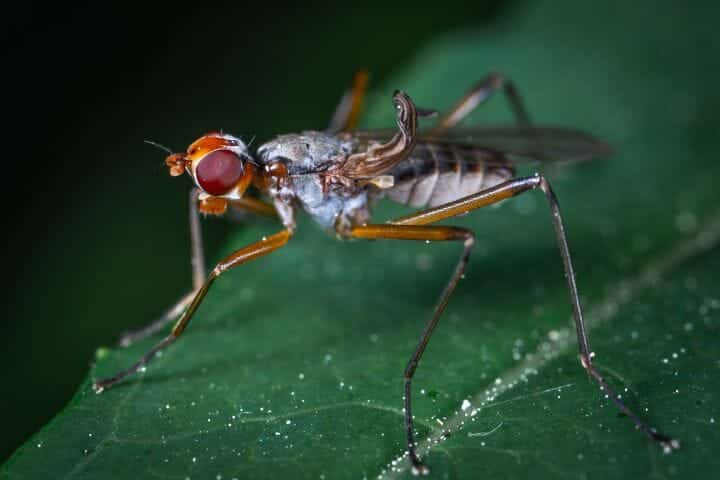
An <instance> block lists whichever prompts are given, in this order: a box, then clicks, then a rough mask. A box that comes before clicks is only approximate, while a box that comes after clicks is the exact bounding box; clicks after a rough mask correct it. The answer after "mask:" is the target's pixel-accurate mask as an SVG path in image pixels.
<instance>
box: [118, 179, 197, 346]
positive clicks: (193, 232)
mask: <svg viewBox="0 0 720 480" xmlns="http://www.w3.org/2000/svg"><path fill="white" fill-rule="evenodd" d="M199 195H200V190H199V189H197V188H193V189H192V190H190V205H189V208H188V212H189V217H190V218H189V223H190V266H191V268H192V284H193V287H192V290H191V291H190V292H188V293H186V294H185V295H183V296H182V297H181V298H180V299H179V300H178V301H177V302H175V303H174V304H173V305H172V306H171V307H170V308H168V309H167V310H166V311H165V312H164V313H163V314H162V315H161V316H160V317H159V318H157V319H156V320H154V321H153V322H152V323H150V324H149V325H146V326H144V327H142V328H140V329H138V330H133V331H130V332H126V333H124V334H123V335H122V336H121V337H120V342H119V344H120V346H122V347H127V346H130V345H132V344H133V343H135V342H137V341H138V340H142V339H143V338H147V337H149V336H151V335H153V334H155V333H157V332H159V331H160V330H162V329H163V328H164V327H165V326H166V325H167V324H169V323H170V322H172V321H173V320H175V319H176V318H178V317H179V316H180V314H181V313H182V312H183V310H185V308H186V307H187V306H188V305H189V304H190V302H191V301H192V299H193V297H194V296H195V294H196V293H197V292H198V290H200V287H202V284H203V282H204V281H205V275H206V273H205V272H206V270H205V254H204V251H203V239H202V229H201V227H200V213H199V210H198V202H199V201H200V200H199Z"/></svg>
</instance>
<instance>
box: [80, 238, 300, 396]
mask: <svg viewBox="0 0 720 480" xmlns="http://www.w3.org/2000/svg"><path fill="white" fill-rule="evenodd" d="M291 235H292V233H291V232H290V231H289V230H283V231H281V232H280V233H276V234H275V235H273V236H271V237H267V238H263V239H262V240H261V241H259V242H256V243H253V244H251V245H248V246H247V247H244V248H241V249H239V250H236V251H235V252H233V253H232V254H230V255H229V256H227V257H226V258H225V259H224V260H222V261H221V262H220V263H218V264H217V265H216V266H215V268H214V269H213V270H212V272H210V275H209V276H208V277H207V279H206V280H205V282H204V283H203V284H202V286H201V287H200V289H199V290H198V291H197V293H196V294H195V296H194V297H193V298H192V302H191V303H190V306H189V307H188V308H187V310H185V312H184V313H183V315H182V316H181V317H180V319H179V320H178V321H177V323H176V324H175V326H174V327H173V329H172V331H171V332H170V334H169V335H168V336H167V337H165V338H164V339H162V340H161V341H160V342H159V343H158V344H156V345H155V346H154V347H153V348H151V349H150V351H149V352H148V353H146V354H145V355H144V356H143V357H141V358H140V360H138V361H137V362H135V364H133V365H132V366H131V367H130V368H128V369H126V370H123V371H121V372H119V373H117V374H116V375H113V376H112V377H108V378H104V379H102V380H98V381H97V382H95V383H94V384H93V389H94V390H95V392H97V393H101V392H102V391H103V390H105V389H107V388H110V387H111V386H113V385H114V384H116V383H118V382H119V381H121V380H123V379H124V378H125V377H128V376H130V375H132V374H133V373H135V372H137V371H138V370H139V369H140V368H141V367H143V366H144V365H146V364H147V363H149V362H150V361H151V360H152V359H153V358H154V357H155V354H156V353H157V352H159V351H160V350H162V349H163V348H165V347H167V346H168V345H170V344H171V343H173V342H174V341H175V340H177V339H178V338H179V337H180V335H182V333H183V332H184V331H185V328H186V327H187V325H188V323H189V322H190V319H191V318H192V316H193V314H194V313H195V311H196V310H197V309H198V307H199V306H200V303H201V302H202V301H203V299H204V298H205V295H206V294H207V292H208V290H210V286H211V285H212V284H213V282H214V281H215V279H216V278H218V277H219V276H220V275H221V274H222V273H224V272H226V271H228V270H230V269H231V268H233V267H237V266H238V265H242V264H243V263H246V262H249V261H250V260H255V259H256V258H259V257H262V256H264V255H267V254H268V253H271V252H274V251H275V250H277V249H278V248H280V247H282V246H284V245H285V244H286V243H287V242H288V240H289V239H290V237H291Z"/></svg>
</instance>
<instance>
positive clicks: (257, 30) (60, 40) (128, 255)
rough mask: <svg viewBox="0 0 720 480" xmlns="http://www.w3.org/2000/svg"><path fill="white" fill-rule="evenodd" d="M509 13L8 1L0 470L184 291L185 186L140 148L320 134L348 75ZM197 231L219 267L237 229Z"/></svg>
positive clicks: (479, 5) (471, 5)
mask: <svg viewBox="0 0 720 480" xmlns="http://www.w3.org/2000/svg"><path fill="white" fill-rule="evenodd" d="M513 5H514V4H513V2H504V1H478V0H475V1H472V2H469V1H449V2H443V4H442V6H435V7H424V6H420V5H413V6H412V7H407V8H401V7H393V6H388V5H384V6H382V8H380V7H377V8H372V7H368V6H363V7H359V6H357V5H353V4H347V5H346V4H344V2H332V3H330V4H329V5H325V6H304V7H289V8H283V9H280V8H265V7H262V6H259V5H257V4H254V5H248V4H246V3H245V2H233V3H232V4H231V5H230V6H224V7H212V8H210V7H208V8H205V7H203V6H202V2H196V5H194V6H193V7H190V8H187V7H183V6H181V5H179V4H178V3H177V2H172V3H168V4H167V5H160V4H156V3H155V2H146V4H145V5H144V6H143V8H137V7H130V6H128V5H126V3H125V2H114V1H109V2H82V1H81V2H75V3H73V4H67V3H61V4H50V3H48V4H41V3H38V2H13V3H11V4H10V5H8V6H7V9H6V10H5V13H4V14H3V20H2V22H3V23H4V25H3V32H2V35H3V42H2V45H3V47H2V48H3V65H4V68H3V70H4V74H3V75H2V77H3V79H2V82H3V83H4V88H3V92H4V95H3V112H4V117H5V121H6V126H5V127H4V128H5V129H6V130H5V142H6V146H7V147H9V149H7V150H6V153H5V156H4V159H3V160H4V162H3V163H4V165H5V179H4V182H3V183H4V188H3V189H2V195H3V204H4V205H5V206H6V207H5V212H4V215H3V223H5V226H4V229H3V231H4V232H5V233H4V236H5V248H4V250H3V257H4V258H3V265H4V267H5V268H4V271H5V277H6V286H5V288H3V290H2V295H3V299H2V303H3V306H4V310H5V316H4V319H3V321H2V322H0V329H1V330H0V355H2V357H1V361H0V368H2V378H3V383H4V386H3V388H2V390H3V393H2V395H1V396H0V402H2V403H1V406H2V408H0V411H1V412H2V415H3V421H2V424H3V427H2V431H3V433H2V435H1V436H0V442H1V443H0V458H6V457H7V456H9V455H10V454H11V453H12V452H13V451H14V450H15V449H16V448H17V447H18V446H19V445H20V444H21V442H22V441H24V440H25V439H26V438H27V437H28V436H29V435H31V434H32V433H33V432H35V431H36V430H37V429H38V428H40V427H41V426H42V425H44V424H45V423H46V422H47V421H48V420H49V419H51V418H52V417H53V416H54V415H55V414H56V413H57V412H58V411H59V410H60V409H61V408H62V407H63V405H64V404H65V403H66V402H67V401H68V400H69V399H70V397H71V395H72V393H73V391H74V390H75V389H76V388H77V386H78V384H79V383H80V381H81V380H82V379H83V378H84V377H85V375H86V374H87V370H88V365H89V363H90V362H91V360H92V358H93V352H94V351H95V349H96V348H97V347H99V346H101V345H114V344H115V341H116V339H117V338H118V335H119V334H120V333H121V332H123V331H125V330H127V329H130V328H132V327H137V326H140V325H142V324H143V323H147V321H148V320H149V319H152V318H154V317H155V316H157V315H158V314H159V313H160V312H161V311H162V310H163V309H164V308H165V307H166V306H168V305H170V304H171V303H172V302H174V301H175V300H176V299H177V298H178V296H179V295H181V293H182V292H184V291H186V290H187V289H188V287H189V286H190V267H189V239H188V233H187V216H186V211H187V202H186V193H187V191H188V188H189V182H188V181H187V178H180V179H173V178H171V177H170V176H169V175H168V173H167V169H166V167H165V166H164V165H163V158H164V154H163V153H162V152H160V151H158V150H156V149H154V148H152V147H150V146H148V145H145V144H143V140H146V139H149V140H154V141H157V142H160V143H162V144H165V145H168V146H169V147H170V148H172V149H173V150H175V151H180V150H184V149H185V148H186V146H187V145H188V144H189V143H190V142H191V141H193V140H194V139H195V138H197V137H198V136H199V135H201V134H203V133H205V132H206V131H210V130H217V129H221V128H222V129H225V130H227V131H229V132H233V133H235V134H239V135H242V136H243V137H244V138H249V137H253V136H256V137H257V139H256V142H261V141H263V140H264V139H267V138H269V137H270V136H272V135H273V134H275V133H281V132H287V131H296V130H300V129H313V128H316V129H317V128H324V127H325V126H326V125H327V122H328V121H329V117H330V115H331V113H332V111H333V109H334V108H335V105H336V103H337V101H338V99H339V98H340V95H341V94H342V92H343V91H344V89H345V88H346V87H347V85H348V84H349V81H350V78H351V75H352V73H353V71H354V70H356V69H358V68H361V67H364V68H366V69H368V70H369V71H370V72H371V75H372V77H371V82H372V85H379V84H381V83H382V81H383V78H384V77H386V76H387V75H388V74H389V73H390V72H392V71H393V69H395V68H396V67H397V65H399V64H403V63H404V62H407V61H408V60H409V59H411V58H412V56H413V54H414V52H415V51H416V50H417V49H418V48H420V47H421V46H423V45H425V44H426V43H427V42H428V41H429V40H430V39H431V38H433V37H434V36H437V35H440V34H442V33H444V32H448V31H453V30H456V29H460V28H472V27H478V26H481V25H484V24H486V23H487V22H490V21H492V19H493V18H494V17H495V16H496V15H497V14H498V13H499V12H500V11H501V10H503V9H508V8H513ZM4 8H5V7H4ZM488 68H490V66H488ZM472 80H474V79H469V81H472ZM398 87H400V86H398ZM8 124H9V125H8ZM8 150H9V151H8ZM10 152H12V153H10ZM205 224H206V227H205V231H206V249H207V252H208V256H209V258H210V259H212V258H216V257H217V254H218V247H219V245H220V244H221V242H222V239H223V237H224V235H225V232H226V231H227V230H228V229H230V228H232V225H228V224H226V223H225V222H223V221H208V222H205Z"/></svg>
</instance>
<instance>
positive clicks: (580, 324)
mask: <svg viewBox="0 0 720 480" xmlns="http://www.w3.org/2000/svg"><path fill="white" fill-rule="evenodd" d="M536 188H539V189H540V190H542V191H543V193H544V194H545V197H546V199H547V201H548V203H549V205H550V211H551V213H552V221H553V226H554V227H555V233H556V237H557V242H558V247H559V249H560V257H561V258H562V261H563V266H564V268H565V277H566V280H567V285H568V290H569V292H570V303H571V304H572V308H573V317H574V319H575V329H576V332H577V339H578V346H579V350H580V364H581V365H582V367H583V368H584V369H585V370H586V371H587V373H588V374H589V375H590V377H591V378H592V379H593V380H594V381H595V382H596V383H597V384H598V385H599V387H600V389H601V390H602V391H603V392H604V393H605V394H606V395H607V396H608V397H609V398H610V399H611V400H612V401H613V402H614V403H615V405H616V406H617V407H618V409H619V410H620V411H621V412H622V413H623V414H625V415H626V416H627V417H629V418H630V419H631V420H632V421H633V422H634V423H635V425H636V426H637V428H638V429H640V430H642V431H643V432H644V433H645V434H646V435H648V436H649V437H650V438H651V439H652V440H654V441H656V442H658V443H659V444H660V445H661V446H662V447H663V449H665V450H671V449H674V448H677V447H678V446H679V444H678V442H677V441H676V440H673V439H671V438H670V437H668V436H667V435H664V434H662V433H660V432H658V431H656V430H655V429H654V428H652V427H650V425H648V424H647V423H646V422H645V421H644V420H643V419H641V418H640V417H639V416H638V415H637V414H635V413H634V412H633V411H632V410H630V409H629V408H628V407H627V406H626V405H625V403H624V402H623V401H622V400H621V398H620V397H619V396H618V395H617V394H616V393H615V391H614V390H612V389H611V388H610V386H609V385H608V383H607V382H606V381H605V379H604V378H603V377H602V375H600V372H598V371H597V369H596V368H595V366H594V365H593V363H592V358H593V353H592V351H591V350H590V346H589V343H588V336H587V331H586V328H585V321H584V320H583V314H582V307H581V305H580V298H579V296H578V291H577V285H576V283H575V272H574V269H573V266H572V260H571V258H570V249H569V248H568V243H567V238H566V235H565V227H564V226H563V221H562V216H561V215H560V207H559V205H558V201H557V198H556V197H555V194H554V193H553V191H552V188H551V187H550V184H549V183H548V181H547V180H546V179H545V178H544V177H543V176H541V175H534V176H531V177H524V178H518V179H513V180H509V181H507V182H504V183H501V184H499V185H497V186H495V187H492V188H489V189H487V190H485V191H482V192H479V193H476V194H474V195H470V196H467V197H464V198H461V199H459V200H456V201H454V202H450V203H447V204H445V205H441V206H438V207H435V208H431V209H428V210H425V211H422V212H418V213H415V214H412V215H408V216H406V217H402V218H399V219H397V220H394V221H392V222H389V224H386V225H366V226H360V227H355V228H353V229H351V230H350V236H352V237H355V238H367V239H375V238H385V239H395V240H434V241H437V240H462V241H464V249H463V253H462V256H461V257H460V260H459V261H458V264H457V266H456V267H455V271H454V272H453V274H452V276H451V277H450V280H449V281H448V283H447V286H446V287H445V290H444V291H443V292H442V294H441V295H440V300H439V301H438V304H437V306H436V307H435V310H434V312H433V315H432V317H431V318H430V321H429V322H428V323H427V325H426V327H425V330H424V331H423V333H422V335H421V337H420V341H419V342H418V344H417V346H416V347H415V350H414V351H413V354H412V356H411V357H410V360H409V362H408V364H407V367H406V368H405V373H404V380H405V383H404V402H405V428H406V434H407V442H408V443H407V444H408V453H409V455H410V461H411V463H412V466H413V470H414V471H415V472H416V473H428V472H429V470H428V468H427V467H426V466H425V465H423V463H422V462H421V461H420V459H419V458H418V456H417V452H416V443H415V432H414V427H413V416H412V409H411V407H412V398H411V396H412V388H411V383H412V378H413V376H414V374H415V370H416V369H417V366H418V364H419V362H420V359H421V358H422V355H423V352H424V351H425V348H426V347H427V344H428V342H429V341H430V337H431V335H432V333H433V331H434V330H435V327H436V326H437V323H438V321H439V319H440V315H441V314H442V312H443V310H445V306H446V305H447V303H448V300H449V298H450V295H451V294H452V292H453V290H455V287H456V286H457V283H458V280H459V279H460V277H461V276H462V273H463V271H464V270H465V266H466V264H467V261H468V258H469V256H470V251H471V249H472V246H473V240H474V237H473V235H472V233H471V232H469V231H467V230H464V229H460V228H454V227H439V226H429V225H428V224H430V223H434V222H438V221H440V220H444V219H447V218H451V217H454V216H457V215H461V214H464V213H467V212H469V211H470V210H475V209H477V208H482V207H484V206H487V205H492V204H493V203H497V202H499V201H502V200H505V199H508V198H510V197H514V196H515V195H519V194H521V193H523V192H527V191H530V190H534V189H536Z"/></svg>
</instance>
